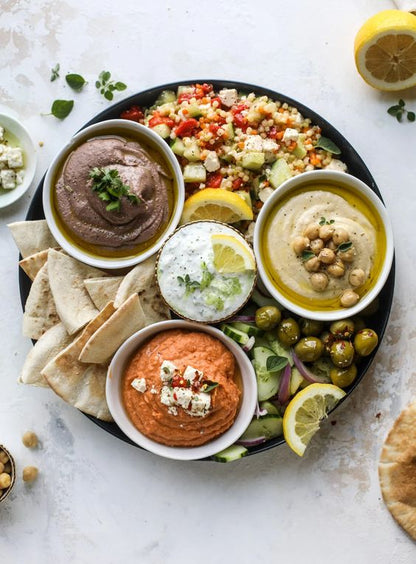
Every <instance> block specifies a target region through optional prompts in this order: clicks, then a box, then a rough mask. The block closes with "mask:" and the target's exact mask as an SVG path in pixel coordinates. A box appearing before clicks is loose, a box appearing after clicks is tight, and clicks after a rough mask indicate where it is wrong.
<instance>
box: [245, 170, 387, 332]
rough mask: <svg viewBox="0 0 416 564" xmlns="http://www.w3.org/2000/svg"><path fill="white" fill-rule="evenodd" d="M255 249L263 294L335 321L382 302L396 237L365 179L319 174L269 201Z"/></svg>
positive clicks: (257, 230)
mask: <svg viewBox="0 0 416 564" xmlns="http://www.w3.org/2000/svg"><path fill="white" fill-rule="evenodd" d="M254 251H255V254H256V258H257V263H258V270H259V275H260V278H261V280H262V282H263V284H264V286H265V288H266V289H267V290H268V292H269V293H270V294H271V295H272V296H273V297H274V298H275V299H276V300H277V301H278V302H279V303H280V304H281V305H282V306H283V307H285V308H287V309H288V310H290V311H292V312H294V313H295V314H297V315H300V316H302V317H306V318H310V319H315V320H320V321H332V320H337V319H341V318H343V317H345V316H348V317H351V316H353V315H356V314H358V313H359V312H360V311H362V310H364V309H365V308H366V307H367V306H369V304H370V303H371V302H372V301H373V300H374V299H375V298H376V297H377V295H378V294H379V292H380V291H381V289H382V288H383V286H384V284H385V282H386V280H387V278H388V275H389V273H390V269H391V266H392V261H393V254H394V248H393V234H392V229H391V226H390V221H389V218H388V216H387V213H386V210H385V207H384V205H383V203H382V201H381V200H380V199H379V198H378V196H377V195H376V194H375V192H373V191H372V190H371V189H370V188H369V187H368V186H367V185H366V184H364V183H363V182H362V181H361V180H359V179H358V178H355V177H354V176H351V175H349V174H346V173H343V172H337V171H332V170H331V171H323V170H322V171H313V172H307V173H303V174H302V175H299V176H296V177H294V178H292V179H290V180H288V181H286V182H284V183H283V184H282V185H281V186H280V187H279V188H278V189H277V190H275V192H273V194H272V195H271V196H270V198H269V199H268V200H267V201H266V203H265V205H264V206H263V208H262V209H261V212H260V214H259V216H258V219H257V223H256V227H255V231H254Z"/></svg>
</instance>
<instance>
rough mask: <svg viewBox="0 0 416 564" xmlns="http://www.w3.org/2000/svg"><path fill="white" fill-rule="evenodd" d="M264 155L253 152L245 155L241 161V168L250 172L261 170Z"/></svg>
mask: <svg viewBox="0 0 416 564" xmlns="http://www.w3.org/2000/svg"><path fill="white" fill-rule="evenodd" d="M264 161H265V157H264V153H261V152H259V151H252V152H250V153H245V154H244V155H243V158H242V159H241V166H243V167H244V168H247V169H248V170H259V169H261V167H262V166H263V165H264Z"/></svg>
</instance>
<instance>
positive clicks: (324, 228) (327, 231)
mask: <svg viewBox="0 0 416 564" xmlns="http://www.w3.org/2000/svg"><path fill="white" fill-rule="evenodd" d="M333 232H334V227H332V225H321V227H320V228H319V237H320V238H321V239H323V240H324V241H328V240H329V239H331V238H332V234H333Z"/></svg>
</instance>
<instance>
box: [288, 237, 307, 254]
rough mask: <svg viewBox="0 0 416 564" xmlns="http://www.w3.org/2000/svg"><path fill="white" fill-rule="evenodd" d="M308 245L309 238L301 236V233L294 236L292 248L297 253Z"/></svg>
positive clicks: (300, 252)
mask: <svg viewBox="0 0 416 564" xmlns="http://www.w3.org/2000/svg"><path fill="white" fill-rule="evenodd" d="M308 245H309V239H308V238H307V237H302V236H301V235H299V236H298V237H295V238H294V239H293V241H292V248H293V250H294V251H295V253H296V254H297V255H300V254H302V251H304V250H305V249H306V248H307V247H308Z"/></svg>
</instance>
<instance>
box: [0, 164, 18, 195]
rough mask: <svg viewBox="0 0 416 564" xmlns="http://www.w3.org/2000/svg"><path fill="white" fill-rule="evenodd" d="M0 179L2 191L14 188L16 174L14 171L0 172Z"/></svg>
mask: <svg viewBox="0 0 416 564" xmlns="http://www.w3.org/2000/svg"><path fill="white" fill-rule="evenodd" d="M0 179H1V186H2V188H3V190H13V188H16V173H15V172H14V170H8V169H6V170H0Z"/></svg>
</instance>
